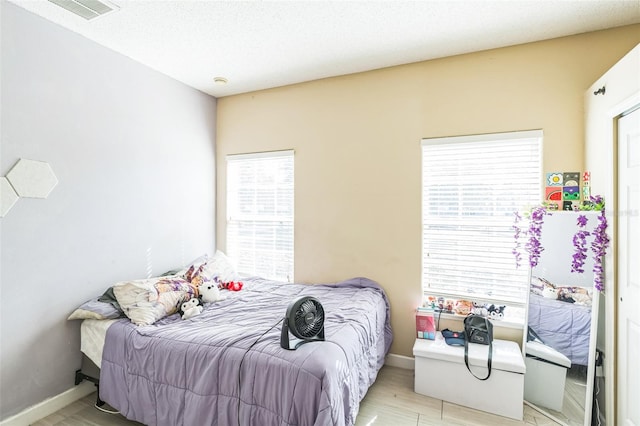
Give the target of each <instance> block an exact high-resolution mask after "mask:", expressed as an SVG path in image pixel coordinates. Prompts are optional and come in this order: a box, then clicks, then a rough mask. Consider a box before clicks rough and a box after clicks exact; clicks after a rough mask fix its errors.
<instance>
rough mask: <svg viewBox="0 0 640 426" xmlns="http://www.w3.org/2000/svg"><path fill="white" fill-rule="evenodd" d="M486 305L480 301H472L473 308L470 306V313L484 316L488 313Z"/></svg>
mask: <svg viewBox="0 0 640 426" xmlns="http://www.w3.org/2000/svg"><path fill="white" fill-rule="evenodd" d="M487 307H488V305H484V304H482V303H477V302H473V308H471V313H472V314H476V315H482V316H483V317H486V316H487V315H489V309H487Z"/></svg>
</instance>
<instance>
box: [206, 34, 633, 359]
mask: <svg viewBox="0 0 640 426" xmlns="http://www.w3.org/2000/svg"><path fill="white" fill-rule="evenodd" d="M639 41H640V25H635V26H628V27H623V28H619V29H612V30H606V31H600V32H595V33H589V34H583V35H579V36H572V37H566V38H561V39H555V40H550V41H544V42H538V43H531V44H526V45H521V46H515V47H509V48H503V49H496V50H490V51H485V52H479V53H473V54H467V55H461V56H455V57H450V58H445V59H439V60H433V61H426V62H420V63H415V64H410V65H403V66H398V67H393V68H386V69H382V70H377V71H371V72H366V73H360V74H352V75H347V76H341V77H335V78H330V79H325V80H318V81H313V82H309V83H303V84H297V85H293V86H287V87H281V88H276V89H271V90H265V91H259V92H253V93H247V94H242V95H237V96H231V97H226V98H222V99H220V100H219V102H218V110H217V138H216V140H217V148H216V158H217V194H218V195H217V218H216V222H217V233H216V235H217V236H218V237H217V238H218V239H217V247H218V248H219V249H221V250H225V248H226V247H225V245H226V241H225V235H226V229H225V214H226V209H225V204H226V199H225V197H226V192H225V186H226V180H225V173H226V165H225V156H226V155H227V154H235V153H245V152H256V151H270V150H280V149H292V148H293V149H294V150H295V197H296V198H295V280H296V281H297V282H310V283H313V282H316V283H317V282H327V281H338V280H342V279H346V278H350V277H353V276H366V277H369V278H372V279H374V280H376V281H378V282H379V283H380V284H381V285H382V286H383V287H384V288H385V290H386V292H387V294H388V295H389V298H390V300H391V309H392V326H393V328H394V332H395V339H394V343H393V346H392V347H391V352H392V353H396V354H401V355H407V356H411V355H412V354H411V348H412V346H413V340H414V331H415V323H414V316H413V315H414V313H413V310H414V308H415V307H416V306H417V305H418V304H419V303H420V301H421V289H420V268H421V254H420V253H421V242H420V238H421V220H420V211H421V199H420V190H421V176H420V173H421V164H420V154H421V150H420V140H421V138H424V137H439V136H455V135H466V134H478V133H493V132H504V131H515V130H529V129H543V130H544V136H545V143H544V168H545V170H570V169H575V170H581V169H582V168H583V156H584V146H583V140H584V108H583V94H584V91H585V90H586V88H587V87H589V85H590V84H591V83H593V81H595V79H596V78H598V77H599V76H600V75H601V74H603V73H604V72H605V71H606V70H607V69H608V68H609V67H610V66H611V65H613V64H614V63H615V62H616V61H617V60H618V59H620V58H621V57H622V56H623V55H624V54H625V53H626V52H627V51H629V50H630V49H631V48H632V47H633V46H634V45H635V44H637V43H638V42H639ZM598 178H599V177H598V176H593V179H598Z"/></svg>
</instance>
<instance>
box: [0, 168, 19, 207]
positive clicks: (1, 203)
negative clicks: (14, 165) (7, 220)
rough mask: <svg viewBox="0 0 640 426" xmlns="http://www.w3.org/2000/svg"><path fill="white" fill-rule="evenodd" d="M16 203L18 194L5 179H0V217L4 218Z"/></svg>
mask: <svg viewBox="0 0 640 426" xmlns="http://www.w3.org/2000/svg"><path fill="white" fill-rule="evenodd" d="M16 201H18V194H16V191H14V189H13V187H12V186H11V184H10V183H9V181H8V180H7V178H6V177H0V217H5V215H6V214H7V213H9V210H11V207H13V205H14V204H15V203H16Z"/></svg>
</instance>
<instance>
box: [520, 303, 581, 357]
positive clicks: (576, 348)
mask: <svg viewBox="0 0 640 426" xmlns="http://www.w3.org/2000/svg"><path fill="white" fill-rule="evenodd" d="M529 327H531V328H532V329H533V331H535V332H536V333H537V334H538V336H540V339H542V341H543V342H544V343H545V344H546V345H548V346H551V347H552V348H554V349H555V350H557V351H558V352H560V353H561V354H563V355H565V356H566V357H567V358H569V359H570V360H571V364H572V365H587V363H588V360H589V336H590V335H591V306H584V305H579V304H577V303H566V302H562V301H559V300H552V299H547V298H545V297H542V296H537V295H535V294H530V295H529Z"/></svg>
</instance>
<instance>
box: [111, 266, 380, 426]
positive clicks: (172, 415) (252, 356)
mask: <svg viewBox="0 0 640 426" xmlns="http://www.w3.org/2000/svg"><path fill="white" fill-rule="evenodd" d="M225 294H226V295H227V296H228V298H227V299H226V300H224V301H221V302H216V303H210V304H205V307H204V311H203V313H202V314H200V315H198V316H195V317H193V318H191V319H189V320H182V319H181V318H180V317H179V316H178V315H177V314H174V315H171V316H168V317H166V318H163V319H162V320H160V321H158V322H156V323H155V324H153V325H150V326H136V325H134V324H132V323H131V322H130V321H129V320H126V319H125V320H119V321H118V322H116V323H114V324H113V325H112V326H111V327H110V328H109V329H108V331H107V335H106V340H105V347H104V351H103V358H102V368H101V372H100V398H102V399H103V400H104V401H106V402H107V403H109V404H110V405H111V406H113V407H114V408H116V409H118V410H119V411H120V412H121V413H122V414H123V415H124V416H126V417H127V418H128V419H131V420H136V421H139V422H142V423H144V424H146V425H170V426H178V425H185V426H199V425H220V426H223V425H242V426H245V425H259V426H267V425H281V426H284V425H301V426H302V425H353V424H354V423H355V418H356V415H357V413H358V408H359V404H360V401H361V399H362V398H363V397H364V395H365V393H366V392H367V389H368V388H369V386H370V385H371V384H372V383H373V382H374V381H375V379H376V376H377V372H378V370H379V369H380V368H381V367H382V365H383V363H384V357H385V355H386V353H387V351H388V350H389V347H390V345H391V340H392V332H391V327H390V322H389V315H390V312H389V302H388V300H387V297H386V295H385V293H384V291H383V290H382V288H381V287H380V286H379V285H378V284H377V283H375V282H373V281H371V280H368V279H366V278H354V279H351V280H348V281H344V282H341V283H336V284H327V285H301V284H285V283H280V282H274V281H269V280H265V279H261V278H251V279H247V280H245V281H244V287H243V289H242V291H239V292H225ZM301 296H313V297H316V298H317V299H318V300H319V301H320V303H321V304H322V306H323V308H324V311H325V316H326V318H325V322H324V327H325V339H326V341H324V342H312V343H306V344H304V345H301V346H300V347H299V348H298V349H297V350H295V351H288V350H285V349H282V348H281V347H280V334H281V328H282V319H283V318H284V315H285V312H286V309H287V306H288V305H289V303H290V302H292V301H294V300H296V299H297V298H299V297H301ZM291 337H293V336H291Z"/></svg>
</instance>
